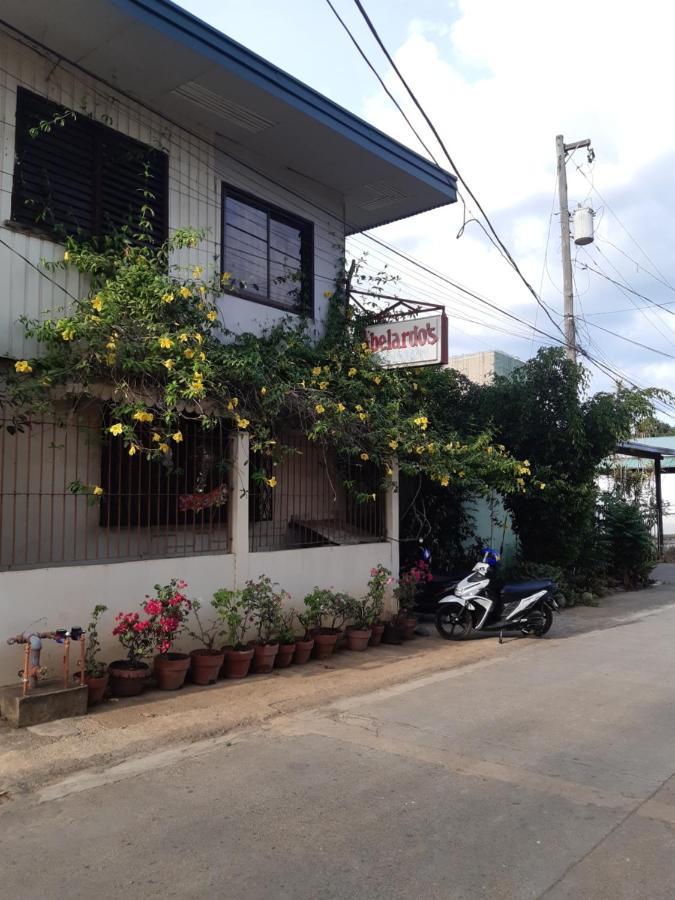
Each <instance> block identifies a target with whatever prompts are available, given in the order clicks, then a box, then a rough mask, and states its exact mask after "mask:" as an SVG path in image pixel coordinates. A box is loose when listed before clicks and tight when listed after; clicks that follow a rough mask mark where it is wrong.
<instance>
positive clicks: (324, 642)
mask: <svg viewBox="0 0 675 900" xmlns="http://www.w3.org/2000/svg"><path fill="white" fill-rule="evenodd" d="M339 637H340V632H339V631H333V632H321V631H319V632H318V633H317V634H315V635H314V659H329V658H330V657H331V656H332V655H333V650H335V644H336V643H337V639H338V638H339Z"/></svg>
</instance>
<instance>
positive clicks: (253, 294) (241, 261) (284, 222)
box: [222, 186, 314, 316]
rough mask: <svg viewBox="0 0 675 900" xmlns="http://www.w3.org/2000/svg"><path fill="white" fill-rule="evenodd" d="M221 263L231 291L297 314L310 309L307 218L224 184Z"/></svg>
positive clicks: (311, 241)
mask: <svg viewBox="0 0 675 900" xmlns="http://www.w3.org/2000/svg"><path fill="white" fill-rule="evenodd" d="M222 234H223V238H222V240H223V247H222V250H223V252H222V267H223V271H224V272H228V273H229V275H230V279H231V281H230V284H231V285H232V288H231V293H234V294H237V295H238V296H241V297H245V298H246V299H248V300H254V301H256V302H258V303H266V304H267V305H269V306H275V307H277V308H279V309H285V310H288V311H289V312H293V313H298V314H300V315H307V316H311V315H312V314H313V293H314V291H313V258H314V247H313V244H314V235H313V226H312V224H311V222H306V221H305V220H304V219H300V218H299V217H298V216H294V215H291V213H287V212H284V210H281V209H278V208H277V207H274V206H270V205H268V204H266V203H263V202H261V201H260V200H257V199H256V198H254V197H250V196H249V195H248V194H243V193H242V192H241V191H235V190H233V189H231V188H229V187H225V186H224V187H223V232H222Z"/></svg>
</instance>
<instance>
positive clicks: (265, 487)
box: [249, 435, 385, 552]
mask: <svg viewBox="0 0 675 900" xmlns="http://www.w3.org/2000/svg"><path fill="white" fill-rule="evenodd" d="M281 442H282V443H283V444H284V445H286V446H288V447H291V448H292V452H291V453H290V454H289V455H288V456H286V457H285V459H284V460H283V461H282V462H281V463H279V465H277V466H275V467H272V465H271V463H270V460H269V458H265V457H261V456H260V455H259V454H254V453H252V454H251V458H250V473H249V479H250V480H249V484H250V493H249V547H250V550H251V551H254V552H255V551H266V550H290V549H294V548H302V547H321V546H331V545H333V546H339V545H349V544H367V543H374V542H377V541H382V540H384V539H385V525H384V522H385V513H384V504H385V498H384V493H383V492H382V490H381V487H380V482H381V477H380V475H379V473H378V471H377V469H376V468H375V467H374V466H373V465H372V464H370V463H362V462H358V463H356V462H350V463H349V464H347V465H346V466H344V465H343V466H339V465H338V463H337V461H336V459H335V457H334V456H333V455H332V454H326V455H324V452H323V449H322V448H321V447H320V446H317V445H316V444H314V443H312V442H310V441H308V440H307V439H306V438H305V437H304V436H301V435H293V436H284V437H283V439H282V441H281ZM270 479H276V484H275V486H274V487H270V484H269V480H270ZM373 495H374V497H375V499H372V498H373ZM363 496H367V497H368V499H362V498H363Z"/></svg>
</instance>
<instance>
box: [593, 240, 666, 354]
mask: <svg viewBox="0 0 675 900" xmlns="http://www.w3.org/2000/svg"><path fill="white" fill-rule="evenodd" d="M594 249H595V252H596V253H598V254H599V255H600V256H602V258H603V259H604V260H605V261H606V262H607V264H608V265H609V266H610V267H611V268H612V269H613V270H614V271H615V272H616V274H617V275H618V276H619V278H621V279H622V280H623V282H624V284H625V286H626V287H623V286H622V285H621V284H618V283H617V287H618V288H619V290H620V291H621V293H622V294H624V296H625V297H626V298H627V299H628V301H629V302H630V303H631V304H632V305H633V307H634V308H635V310H636V311H638V312H639V313H640V315H641V316H644V319H645V321H646V322H647V323H648V324H649V325H651V327H652V328H653V329H654V330H655V331H656V332H658V334H659V335H660V336H661V337H662V338H664V339H665V340H666V341H667V342H668V343H669V344H670V343H672V336H671V335H668V334H666V333H665V332H663V331H662V330H661V328H660V327H659V325H658V324H657V323H656V322H654V321H653V320H652V319H651V318H650V317H649V314H648V313H649V312H652V313H653V312H654V310H649V311H644V310H643V311H640V307H639V306H638V304H637V303H636V302H635V300H633V298H632V297H631V296H630V293H628V291H627V290H626V288H628V289H629V290H630V292H631V293H633V291H632V288H630V285H629V284H628V282H627V281H626V279H625V278H624V276H623V275H622V273H621V272H620V271H619V270H618V269H617V268H616V266H615V265H614V263H613V262H612V261H611V259H609V258H608V257H607V256H605V254H604V253H603V252H602V250H601V249H600V248H599V247H597V246H596V247H595V248H594ZM666 312H671V310H666ZM656 318H657V321H658V322H659V323H661V322H662V320H661V319H659V318H658V316H657V317H656ZM662 324H664V325H666V326H667V327H668V328H669V329H670V331H671V332H673V331H674V329H673V328H672V326H671V325H669V324H668V322H667V321H663V323H662Z"/></svg>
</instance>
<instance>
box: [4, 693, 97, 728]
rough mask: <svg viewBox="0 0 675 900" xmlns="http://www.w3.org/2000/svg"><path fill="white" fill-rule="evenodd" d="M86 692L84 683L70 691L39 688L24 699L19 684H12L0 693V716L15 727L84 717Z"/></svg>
mask: <svg viewBox="0 0 675 900" xmlns="http://www.w3.org/2000/svg"><path fill="white" fill-rule="evenodd" d="M88 691H89V689H88V688H87V685H86V684H84V685H79V684H78V685H76V686H75V687H71V688H54V687H42V688H36V689H35V690H32V691H30V692H29V693H28V694H26V696H25V697H24V696H23V688H22V685H13V686H12V687H7V688H3V689H2V690H1V691H0V716H2V717H3V718H5V719H7V721H8V722H9V724H10V725H11V726H12V727H14V728H26V727H27V726H29V725H42V724H44V723H45V722H53V721H54V719H67V718H71V717H72V716H84V715H86V712H87V696H88Z"/></svg>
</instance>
